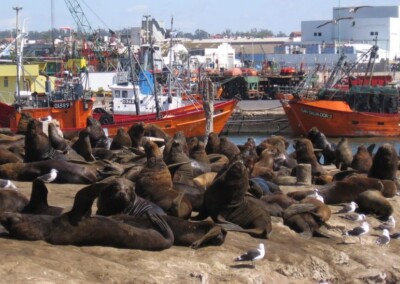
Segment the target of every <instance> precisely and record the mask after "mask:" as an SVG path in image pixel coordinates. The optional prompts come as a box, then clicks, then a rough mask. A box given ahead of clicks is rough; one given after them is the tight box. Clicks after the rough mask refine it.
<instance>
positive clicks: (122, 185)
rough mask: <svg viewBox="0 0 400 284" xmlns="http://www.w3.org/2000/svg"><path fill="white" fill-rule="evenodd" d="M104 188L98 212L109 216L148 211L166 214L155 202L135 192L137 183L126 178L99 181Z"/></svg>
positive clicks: (100, 195) (137, 214)
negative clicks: (106, 181) (105, 181)
mask: <svg viewBox="0 0 400 284" xmlns="http://www.w3.org/2000/svg"><path fill="white" fill-rule="evenodd" d="M99 186H102V187H103V190H102V191H101V193H100V194H99V196H98V198H97V212H96V214H99V215H104V216H109V215H115V214H121V213H123V214H127V215H132V216H142V215H144V213H146V212H150V213H155V214H159V215H165V212H164V211H163V210H162V209H161V208H160V207H159V206H157V205H156V204H154V203H153V202H151V201H149V200H147V199H144V198H141V197H140V196H138V195H136V193H135V184H134V183H133V182H132V181H130V180H128V179H125V178H117V179H113V180H111V181H109V182H108V183H104V182H102V183H99Z"/></svg>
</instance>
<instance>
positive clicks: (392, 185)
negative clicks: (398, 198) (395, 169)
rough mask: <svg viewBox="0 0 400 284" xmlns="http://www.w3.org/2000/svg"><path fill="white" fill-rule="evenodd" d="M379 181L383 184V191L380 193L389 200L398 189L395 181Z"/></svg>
mask: <svg viewBox="0 0 400 284" xmlns="http://www.w3.org/2000/svg"><path fill="white" fill-rule="evenodd" d="M380 181H381V182H382V184H383V189H382V191H381V192H382V195H383V196H384V197H386V198H391V197H394V196H395V195H396V194H397V192H398V189H397V185H396V182H395V181H393V180H388V179H382V180H380Z"/></svg>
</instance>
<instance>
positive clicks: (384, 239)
mask: <svg viewBox="0 0 400 284" xmlns="http://www.w3.org/2000/svg"><path fill="white" fill-rule="evenodd" d="M389 242H390V235H389V230H388V229H383V231H382V235H380V236H379V237H378V238H377V239H376V244H377V245H379V246H385V245H388V244H389Z"/></svg>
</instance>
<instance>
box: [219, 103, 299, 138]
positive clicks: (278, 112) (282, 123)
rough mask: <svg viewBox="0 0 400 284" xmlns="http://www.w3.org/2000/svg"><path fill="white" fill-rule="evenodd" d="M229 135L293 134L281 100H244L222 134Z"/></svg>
mask: <svg viewBox="0 0 400 284" xmlns="http://www.w3.org/2000/svg"><path fill="white" fill-rule="evenodd" d="M222 134H223V135H229V134H271V135H272V134H276V135H277V134H279V135H288V136H290V135H291V134H292V131H291V128H290V126H289V122H288V120H287V118H286V115H285V112H284V110H283V108H282V105H281V103H280V101H279V100H243V101H239V103H238V105H237V106H236V109H235V111H234V113H233V114H232V116H231V118H230V119H229V121H228V123H227V124H226V125H225V128H224V130H223V132H222Z"/></svg>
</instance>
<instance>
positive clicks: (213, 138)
mask: <svg viewBox="0 0 400 284" xmlns="http://www.w3.org/2000/svg"><path fill="white" fill-rule="evenodd" d="M219 145H220V139H219V137H218V134H217V133H215V132H211V133H210V134H208V137H207V144H206V153H207V154H219Z"/></svg>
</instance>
